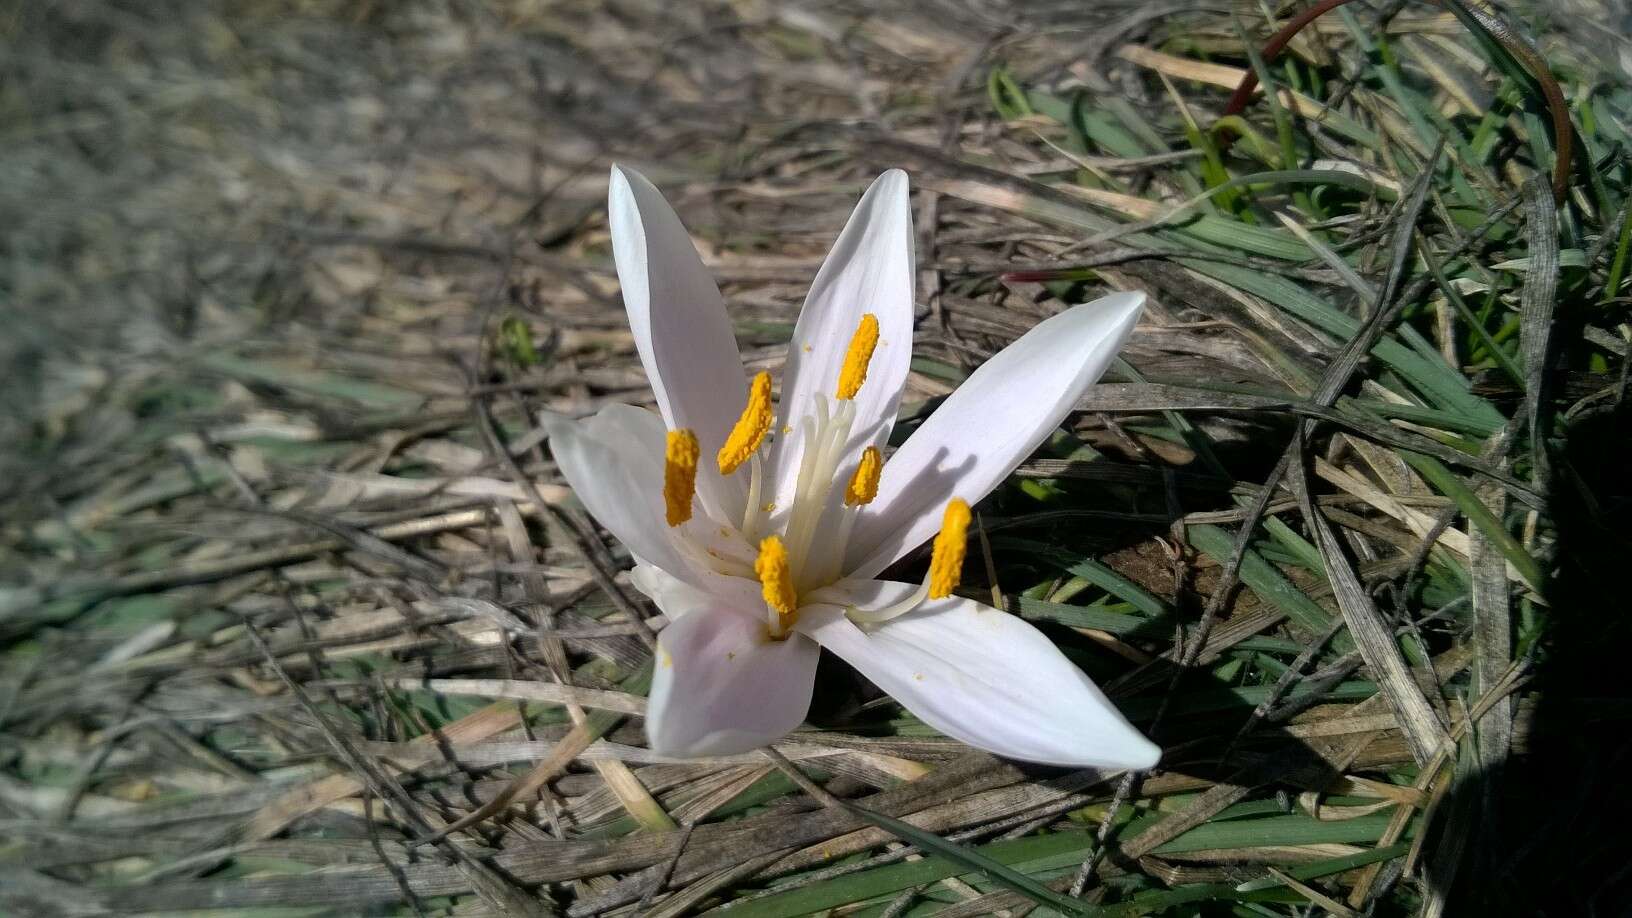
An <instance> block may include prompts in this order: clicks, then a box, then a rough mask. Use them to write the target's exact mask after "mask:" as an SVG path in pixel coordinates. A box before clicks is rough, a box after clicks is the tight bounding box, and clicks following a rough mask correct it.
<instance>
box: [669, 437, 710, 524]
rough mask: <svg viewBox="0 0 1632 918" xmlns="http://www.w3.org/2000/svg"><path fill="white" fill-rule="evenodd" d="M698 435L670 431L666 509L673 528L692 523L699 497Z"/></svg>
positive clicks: (699, 451) (699, 452)
mask: <svg viewBox="0 0 1632 918" xmlns="http://www.w3.org/2000/svg"><path fill="white" fill-rule="evenodd" d="M701 452H702V451H701V450H700V449H699V448H698V446H697V435H696V434H694V433H692V432H691V431H690V430H687V429H685V428H681V429H680V430H671V431H669V439H668V443H667V444H666V446H665V447H664V450H663V506H664V510H665V511H666V514H665V515H666V516H667V518H668V521H669V525H670V526H678V525H680V524H681V523H684V522H685V521H686V520H689V519H691V501H692V498H693V497H695V496H696V495H697V458H698V456H699V455H701Z"/></svg>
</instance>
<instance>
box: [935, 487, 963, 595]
mask: <svg viewBox="0 0 1632 918" xmlns="http://www.w3.org/2000/svg"><path fill="white" fill-rule="evenodd" d="M968 548H969V505H968V504H966V503H964V502H963V500H962V499H961V498H957V497H954V498H952V499H951V500H950V501H948V502H947V504H946V514H945V515H943V516H942V517H941V531H940V534H939V535H937V536H935V547H934V548H933V549H932V550H931V553H930V556H929V598H930V599H945V598H946V597H948V596H951V595H952V591H953V590H955V589H957V587H958V580H959V579H961V578H962V577H963V555H964V552H966V551H968Z"/></svg>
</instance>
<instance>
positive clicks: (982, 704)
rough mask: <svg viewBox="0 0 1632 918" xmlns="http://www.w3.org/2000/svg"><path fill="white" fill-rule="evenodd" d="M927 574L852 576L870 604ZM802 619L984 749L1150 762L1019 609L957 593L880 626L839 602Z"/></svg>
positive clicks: (936, 720)
mask: <svg viewBox="0 0 1632 918" xmlns="http://www.w3.org/2000/svg"><path fill="white" fill-rule="evenodd" d="M915 589H917V586H916V585H915V584H910V583H892V582H889V581H877V580H875V581H864V582H860V583H852V584H851V585H850V590H849V591H850V592H851V593H852V595H853V598H854V599H855V600H856V602H857V604H858V605H862V606H864V607H876V606H880V605H885V604H888V603H890V602H894V601H897V600H899V599H901V598H902V597H904V596H907V595H908V594H910V593H911V592H912V591H913V590H915ZM799 615H800V617H799V624H798V626H797V627H798V629H799V630H800V631H801V632H803V633H805V634H808V635H810V636H811V637H812V638H814V639H815V640H816V641H817V642H818V643H820V644H821V645H822V646H823V647H826V648H827V649H828V650H830V651H832V652H833V653H836V654H838V655H839V656H841V657H843V658H844V659H845V661H846V662H848V663H849V664H850V665H851V666H854V667H855V668H856V669H858V670H860V671H861V673H862V675H864V676H866V677H867V678H868V679H870V680H872V681H873V683H874V684H875V685H877V686H878V687H879V688H881V689H883V690H884V691H886V692H888V693H889V694H890V695H891V696H892V697H894V698H895V700H897V701H899V702H901V704H902V705H904V706H906V708H907V709H908V710H910V711H911V712H912V713H914V714H916V715H917V716H918V718H919V719H920V720H922V721H923V722H924V723H926V724H929V725H930V726H932V727H934V728H935V729H937V730H939V731H941V732H942V733H944V734H946V735H947V736H950V737H952V738H954V739H957V740H961V741H962V742H964V743H967V744H968V745H970V746H974V747H975V748H977V749H984V750H986V751H988V752H992V753H995V754H997V755H1002V756H1007V757H1009V758H1013V759H1021V760H1023V761H1028V762H1042V763H1045V764H1049V765H1064V766H1072V767H1088V768H1149V767H1151V766H1152V765H1155V764H1156V761H1157V760H1158V759H1159V758H1160V757H1161V750H1160V749H1159V748H1158V747H1157V746H1156V745H1155V744H1154V743H1152V742H1150V741H1149V740H1147V739H1145V738H1144V736H1142V735H1140V733H1139V731H1137V730H1135V729H1134V728H1133V727H1132V726H1131V725H1130V724H1129V723H1128V722H1127V720H1126V719H1125V718H1123V716H1122V714H1121V712H1119V711H1117V709H1116V708H1115V707H1114V706H1113V705H1112V704H1111V702H1110V701H1109V700H1108V699H1106V697H1105V695H1104V693H1102V692H1101V691H1100V690H1099V689H1098V688H1097V687H1095V685H1094V684H1093V683H1092V682H1091V681H1089V679H1088V677H1087V676H1085V675H1083V673H1082V671H1081V670H1079V669H1077V668H1076V667H1075V666H1073V665H1072V664H1071V662H1070V661H1069V660H1067V659H1066V658H1065V656H1064V655H1063V654H1061V653H1060V651H1059V649H1058V648H1056V647H1055V646H1054V644H1053V642H1051V641H1049V639H1048V638H1047V637H1045V636H1044V635H1043V634H1042V632H1040V631H1038V630H1037V629H1036V628H1033V627H1032V626H1031V625H1029V624H1027V623H1026V622H1024V621H1022V620H1021V619H1020V618H1019V617H1018V616H1014V615H1010V614H1008V613H1006V612H1001V611H999V610H997V609H993V608H991V607H989V606H983V605H981V604H980V603H977V602H974V601H973V600H968V599H961V598H958V597H952V598H949V599H942V600H935V601H931V602H927V603H925V604H924V605H923V606H922V607H921V608H919V609H917V610H915V611H913V612H909V613H907V614H906V615H903V616H901V617H900V618H897V619H893V620H891V621H889V622H886V623H884V624H882V625H879V626H878V627H877V628H876V630H874V631H871V632H866V631H863V630H861V629H860V628H859V627H857V626H856V625H855V623H853V622H851V621H850V619H848V618H846V617H845V616H844V612H843V610H842V609H840V608H839V607H837V606H807V607H805V608H804V609H801V610H800V613H799Z"/></svg>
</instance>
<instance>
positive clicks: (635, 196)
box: [607, 166, 748, 519]
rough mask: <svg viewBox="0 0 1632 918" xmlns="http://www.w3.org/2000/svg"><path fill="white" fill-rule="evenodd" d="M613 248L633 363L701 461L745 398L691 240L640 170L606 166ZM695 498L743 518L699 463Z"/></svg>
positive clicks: (731, 485)
mask: <svg viewBox="0 0 1632 918" xmlns="http://www.w3.org/2000/svg"><path fill="white" fill-rule="evenodd" d="M607 211H608V214H609V218H610V223H611V228H612V252H613V255H614V256H615V259H616V261H617V265H618V282H619V283H620V284H621V285H622V287H623V304H624V307H625V308H626V309H627V310H628V312H629V327H630V330H631V331H633V332H634V337H635V347H636V349H637V350H638V351H639V352H640V361H641V364H642V365H644V366H645V368H646V376H647V379H648V380H649V381H650V382H651V385H652V391H653V392H654V393H655V394H656V395H657V405H658V409H659V410H660V411H661V412H662V414H663V422H664V423H665V424H667V425H668V427H669V428H670V429H678V428H682V427H684V428H689V429H691V430H692V431H693V432H695V433H696V434H697V438H698V440H700V441H701V442H702V445H703V454H704V456H705V457H712V456H713V454H714V451H715V450H717V449H719V448H720V446H721V444H723V443H724V442H725V438H726V435H727V434H729V433H730V432H731V427H732V425H734V424H735V423H736V420H737V416H738V415H739V414H741V412H742V408H743V405H744V404H746V402H747V399H748V383H747V377H746V375H745V374H744V372H743V369H742V358H741V357H740V356H739V355H738V352H737V339H736V335H735V333H734V332H733V331H732V329H731V320H730V317H729V316H728V315H727V314H726V311H725V302H724V300H722V299H721V298H720V291H719V288H718V287H716V286H715V285H714V280H713V278H712V277H710V276H709V274H708V270H707V269H706V268H704V267H703V262H702V259H701V258H699V257H698V256H697V249H696V247H695V246H693V245H692V242H691V236H690V235H688V234H687V233H686V228H685V227H684V226H682V225H681V224H680V218H679V217H677V216H676V215H675V213H674V209H673V208H671V207H669V204H668V202H667V201H665V200H663V195H662V194H660V193H659V192H658V190H657V189H656V188H654V187H653V186H652V183H651V182H648V181H646V179H645V178H644V177H642V176H641V175H640V174H639V173H637V172H635V171H633V170H631V169H624V168H621V167H619V166H613V167H612V180H611V185H610V187H609V189H608V192H607ZM697 490H698V495H699V496H700V497H701V498H702V500H703V501H704V503H705V504H706V505H708V506H709V507H710V509H711V510H712V511H713V512H714V515H715V516H717V517H724V518H738V519H740V518H741V516H742V509H743V500H744V495H745V493H746V491H745V486H744V485H743V483H742V482H741V481H740V480H738V479H737V478H731V479H725V478H722V477H721V476H720V474H719V471H718V469H717V468H715V467H714V465H713V463H711V462H710V463H705V468H704V469H702V470H701V474H699V475H698V480H697Z"/></svg>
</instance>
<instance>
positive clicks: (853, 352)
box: [835, 312, 878, 401]
mask: <svg viewBox="0 0 1632 918" xmlns="http://www.w3.org/2000/svg"><path fill="white" fill-rule="evenodd" d="M877 346H878V316H875V315H873V314H872V313H870V312H869V313H867V314H865V315H863V316H862V317H861V321H860V322H859V323H857V325H856V333H855V334H854V335H852V336H851V337H850V349H849V350H848V351H846V352H845V354H844V366H843V368H841V369H840V370H839V388H838V391H837V392H836V393H835V395H836V396H837V397H838V399H839V400H840V401H849V400H850V399H853V398H855V397H856V393H857V392H860V391H861V384H862V383H864V382H866V381H867V364H868V363H869V362H871V361H872V359H873V348H875V347H877Z"/></svg>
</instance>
